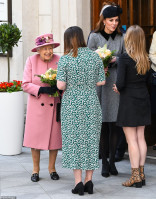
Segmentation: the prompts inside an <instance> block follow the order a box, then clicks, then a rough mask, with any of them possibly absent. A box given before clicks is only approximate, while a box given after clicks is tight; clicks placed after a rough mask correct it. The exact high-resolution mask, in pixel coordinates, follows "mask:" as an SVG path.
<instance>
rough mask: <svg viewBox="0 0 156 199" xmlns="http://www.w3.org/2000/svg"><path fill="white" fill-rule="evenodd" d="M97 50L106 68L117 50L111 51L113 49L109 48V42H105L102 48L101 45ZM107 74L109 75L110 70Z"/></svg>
mask: <svg viewBox="0 0 156 199" xmlns="http://www.w3.org/2000/svg"><path fill="white" fill-rule="evenodd" d="M95 52H96V53H97V54H98V55H99V56H100V58H101V59H102V61H103V65H104V68H107V67H108V64H109V63H110V61H111V59H112V58H113V55H114V52H115V50H114V51H111V50H109V49H107V44H105V45H104V46H103V47H102V48H101V47H99V48H98V49H97V50H96V51H95ZM106 76H107V77H108V76H109V71H107V73H106Z"/></svg>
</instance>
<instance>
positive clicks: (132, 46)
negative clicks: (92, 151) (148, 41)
mask: <svg viewBox="0 0 156 199" xmlns="http://www.w3.org/2000/svg"><path fill="white" fill-rule="evenodd" d="M125 48H126V51H127V54H123V55H121V56H120V57H119V62H118V72H117V82H116V85H114V88H113V89H114V91H116V92H120V102H119V111H118V116H117V125H118V126H121V127H123V130H124V133H125V136H126V140H127V143H128V151H129V157H130V163H131V169H132V175H131V177H130V179H129V180H127V181H126V182H124V183H123V184H122V185H123V186H126V187H131V186H133V185H134V186H136V187H137V188H141V187H142V185H145V175H144V164H145V159H146V152H147V146H146V142H145V138H144V129H145V125H149V124H150V122H151V118H150V117H151V111H150V98H149V93H148V90H147V84H146V83H148V82H150V77H151V75H150V74H151V73H150V72H149V70H150V64H149V58H148V54H147V52H146V45H145V35H144V31H143V30H142V28H141V27H139V26H138V25H134V26H131V27H129V28H128V30H127V32H126V35H125Z"/></svg>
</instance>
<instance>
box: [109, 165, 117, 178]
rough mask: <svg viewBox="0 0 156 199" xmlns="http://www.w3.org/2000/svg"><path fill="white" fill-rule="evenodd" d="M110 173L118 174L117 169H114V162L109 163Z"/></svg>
mask: <svg viewBox="0 0 156 199" xmlns="http://www.w3.org/2000/svg"><path fill="white" fill-rule="evenodd" d="M109 171H110V173H111V174H112V175H114V176H116V175H118V170H117V169H116V166H115V164H110V170H109Z"/></svg>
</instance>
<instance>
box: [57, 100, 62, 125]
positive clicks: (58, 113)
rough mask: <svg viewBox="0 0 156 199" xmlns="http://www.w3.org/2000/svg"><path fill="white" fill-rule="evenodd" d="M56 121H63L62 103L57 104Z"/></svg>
mask: <svg viewBox="0 0 156 199" xmlns="http://www.w3.org/2000/svg"><path fill="white" fill-rule="evenodd" d="M56 121H57V122H60V121H61V103H57V107H56Z"/></svg>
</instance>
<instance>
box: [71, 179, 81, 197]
mask: <svg viewBox="0 0 156 199" xmlns="http://www.w3.org/2000/svg"><path fill="white" fill-rule="evenodd" d="M72 193H73V194H77V193H78V194H79V195H80V196H82V195H84V186H83V183H82V182H79V183H78V184H77V185H76V186H75V188H74V189H72Z"/></svg>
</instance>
